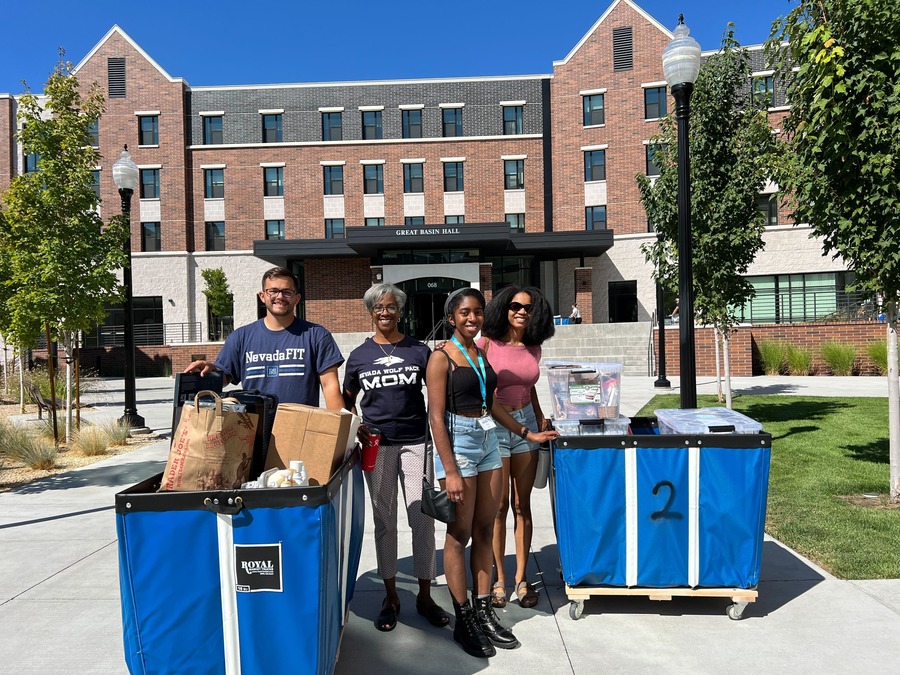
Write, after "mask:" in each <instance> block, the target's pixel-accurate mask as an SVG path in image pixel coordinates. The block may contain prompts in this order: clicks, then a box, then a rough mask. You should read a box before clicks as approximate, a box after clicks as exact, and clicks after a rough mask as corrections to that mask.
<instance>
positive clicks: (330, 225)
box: [325, 218, 344, 239]
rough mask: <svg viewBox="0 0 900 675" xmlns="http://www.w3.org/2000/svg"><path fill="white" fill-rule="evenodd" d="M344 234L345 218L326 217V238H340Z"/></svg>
mask: <svg viewBox="0 0 900 675" xmlns="http://www.w3.org/2000/svg"><path fill="white" fill-rule="evenodd" d="M343 236H344V219H343V218H326V219H325V238H326V239H340V238H341V237H343Z"/></svg>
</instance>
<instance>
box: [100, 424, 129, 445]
mask: <svg viewBox="0 0 900 675" xmlns="http://www.w3.org/2000/svg"><path fill="white" fill-rule="evenodd" d="M97 426H98V427H99V429H100V430H101V431H102V432H103V434H104V435H105V436H106V440H107V445H112V446H116V445H127V444H128V436H129V434H130V433H131V427H130V426H128V425H127V424H125V425H120V424H119V422H118V420H114V419H110V420H105V421H103V422H100V423H99V424H98V425H97Z"/></svg>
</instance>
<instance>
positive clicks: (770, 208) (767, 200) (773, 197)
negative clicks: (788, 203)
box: [756, 192, 778, 227]
mask: <svg viewBox="0 0 900 675" xmlns="http://www.w3.org/2000/svg"><path fill="white" fill-rule="evenodd" d="M756 208H758V209H759V210H760V211H762V213H763V215H764V216H765V217H766V227H772V226H775V225H778V193H777V192H773V193H771V194H764V195H757V197H756Z"/></svg>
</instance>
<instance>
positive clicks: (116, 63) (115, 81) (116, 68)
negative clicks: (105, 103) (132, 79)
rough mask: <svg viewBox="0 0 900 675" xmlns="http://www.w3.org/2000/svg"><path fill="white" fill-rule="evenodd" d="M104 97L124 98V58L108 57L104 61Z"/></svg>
mask: <svg viewBox="0 0 900 675" xmlns="http://www.w3.org/2000/svg"><path fill="white" fill-rule="evenodd" d="M106 95H107V96H108V97H109V98H125V57H124V56H110V57H109V58H108V59H106Z"/></svg>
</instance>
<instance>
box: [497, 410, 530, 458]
mask: <svg viewBox="0 0 900 675" xmlns="http://www.w3.org/2000/svg"><path fill="white" fill-rule="evenodd" d="M509 416H510V417H512V418H513V419H514V420H515V421H516V422H518V423H519V424H521V425H522V426H523V427H528V430H529V431H538V428H537V418H536V417H535V416H534V407H532V405H531V404H530V403H529V404H528V405H526V406H525V407H524V408H519V409H518V410H513V411H512V412H511V413H509ZM494 435H495V436H496V437H497V442H498V443H499V444H500V456H501V457H509V456H510V455H518V454H519V453H520V452H532V451H533V450H537V449H538V447H539V445H540V444H538V443H531V442H529V441H526V440H525V439H524V438H522V437H521V436H519V435H518V434H514V433H513V432H511V431H510V430H509V429H507V428H506V427H502V426H500V425H499V424H498V425H497V428H496V429H494Z"/></svg>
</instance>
